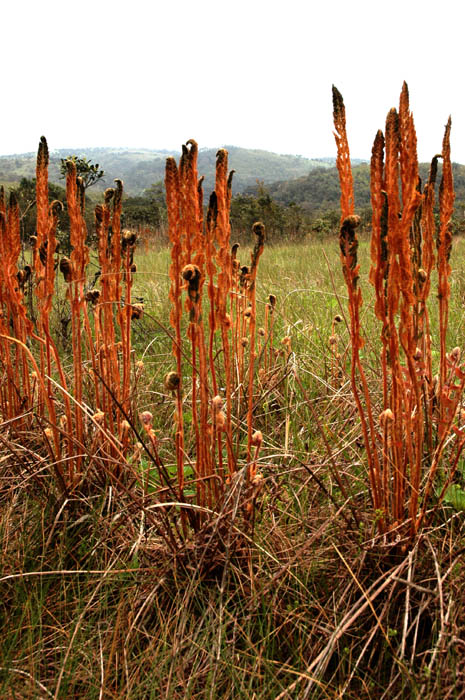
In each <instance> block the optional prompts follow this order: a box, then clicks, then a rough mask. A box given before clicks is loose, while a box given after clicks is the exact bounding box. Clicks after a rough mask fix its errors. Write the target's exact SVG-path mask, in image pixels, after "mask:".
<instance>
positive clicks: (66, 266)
mask: <svg viewBox="0 0 465 700" xmlns="http://www.w3.org/2000/svg"><path fill="white" fill-rule="evenodd" d="M60 272H62V273H63V277H64V278H65V282H71V280H72V276H73V266H72V263H71V260H70V259H69V258H61V260H60Z"/></svg>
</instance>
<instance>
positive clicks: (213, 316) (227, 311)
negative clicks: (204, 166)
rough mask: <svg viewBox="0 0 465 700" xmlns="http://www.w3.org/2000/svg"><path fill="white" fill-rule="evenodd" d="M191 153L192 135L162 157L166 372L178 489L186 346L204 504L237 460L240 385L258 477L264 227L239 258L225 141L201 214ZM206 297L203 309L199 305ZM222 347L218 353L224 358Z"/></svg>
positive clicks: (251, 469)
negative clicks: (259, 280) (167, 249)
mask: <svg viewBox="0 0 465 700" xmlns="http://www.w3.org/2000/svg"><path fill="white" fill-rule="evenodd" d="M197 154H198V147H197V144H196V143H195V141H192V140H191V141H189V142H188V143H187V144H186V146H184V147H183V153H182V156H181V159H180V162H179V166H177V165H176V162H175V160H174V159H173V158H168V160H167V165H166V180H165V182H166V197H167V205H168V225H169V236H170V241H171V260H172V262H171V267H170V279H171V287H170V299H171V302H172V311H171V325H172V327H173V329H174V339H173V354H174V357H175V360H176V371H175V372H171V373H170V374H169V375H168V376H167V378H166V384H167V388H169V389H171V390H172V392H173V394H174V396H175V401H176V422H177V430H176V457H177V471H178V484H179V488H180V490H181V496H182V495H183V489H184V472H185V462H186V456H185V450H184V442H185V436H184V422H183V395H184V386H183V384H184V379H183V376H182V365H183V356H189V358H190V369H191V377H190V381H189V383H190V386H191V390H192V401H191V404H192V425H193V433H194V442H195V464H194V465H193V471H194V474H195V482H196V486H195V488H196V494H197V499H196V500H197V503H198V504H199V505H201V506H205V505H208V506H209V507H211V506H212V504H213V503H216V502H218V499H219V498H220V496H221V492H222V490H223V488H224V484H225V483H226V481H228V480H230V478H231V477H232V476H233V475H234V473H235V472H236V471H237V470H238V449H239V443H240V440H238V439H236V440H235V436H237V437H239V436H240V431H241V429H242V426H241V425H240V424H237V422H236V420H234V419H233V415H235V416H236V417H237V416H240V415H241V405H242V403H243V401H244V394H245V400H246V402H247V404H246V405H247V412H246V422H245V425H246V430H247V469H246V483H247V484H251V483H252V482H254V480H255V481H256V479H255V477H256V460H257V456H258V451H259V449H260V446H261V442H262V436H261V433H260V432H259V431H254V429H253V402H254V380H255V376H254V369H255V360H256V345H257V338H256V298H255V289H256V286H255V282H256V274H257V267H258V261H259V258H260V255H261V254H262V252H263V248H264V243H265V230H264V226H263V224H261V223H256V224H255V225H254V227H253V231H254V233H255V235H256V244H255V247H254V250H253V252H252V255H251V263H250V265H249V266H243V267H240V264H239V261H238V260H237V246H233V247H232V248H231V244H230V232H231V228H230V222H229V209H230V203H231V184H232V176H233V171H232V172H231V173H228V154H227V151H225V150H224V149H221V150H220V151H219V152H218V154H217V161H216V181H215V190H214V192H213V193H212V195H211V197H210V201H209V205H208V208H207V212H206V217H205V221H204V214H203V205H202V202H203V191H202V179H199V177H198V172H197ZM184 291H185V297H186V298H185V301H184V307H185V311H186V313H187V314H188V318H189V325H188V331H187V336H188V341H189V348H188V349H187V350H186V349H185V339H184V337H183V333H182V317H183V301H182V298H183V292H184ZM207 303H208V315H207V314H206V312H204V311H203V308H204V307H205V305H206V304H207ZM268 313H269V311H268ZM217 339H218V342H219V346H218V347H217ZM246 349H248V361H247V362H246V360H245V358H246ZM218 357H221V362H219V361H218V359H217V358H218ZM247 372H248V374H247ZM221 387H222V388H223V393H224V395H223V396H222V395H221V394H220V388H221ZM233 401H235V402H237V410H236V411H233ZM253 448H255V449H253Z"/></svg>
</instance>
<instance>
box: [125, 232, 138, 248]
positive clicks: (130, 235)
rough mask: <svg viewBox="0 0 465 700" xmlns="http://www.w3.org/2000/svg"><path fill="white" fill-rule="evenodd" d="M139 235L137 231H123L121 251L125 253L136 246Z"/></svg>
mask: <svg viewBox="0 0 465 700" xmlns="http://www.w3.org/2000/svg"><path fill="white" fill-rule="evenodd" d="M136 241H137V235H136V233H135V231H123V235H122V239H121V249H122V250H123V251H125V250H127V249H128V248H132V247H133V246H135V245H136Z"/></svg>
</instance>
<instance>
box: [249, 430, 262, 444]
mask: <svg viewBox="0 0 465 700" xmlns="http://www.w3.org/2000/svg"><path fill="white" fill-rule="evenodd" d="M262 442H263V434H262V431H261V430H256V431H255V432H254V434H253V435H252V440H251V444H252V445H253V446H254V447H260V445H261V444H262Z"/></svg>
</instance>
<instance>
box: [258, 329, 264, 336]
mask: <svg viewBox="0 0 465 700" xmlns="http://www.w3.org/2000/svg"><path fill="white" fill-rule="evenodd" d="M258 335H260V336H261V337H262V338H263V337H264V335H265V329H264V328H259V329H258Z"/></svg>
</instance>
